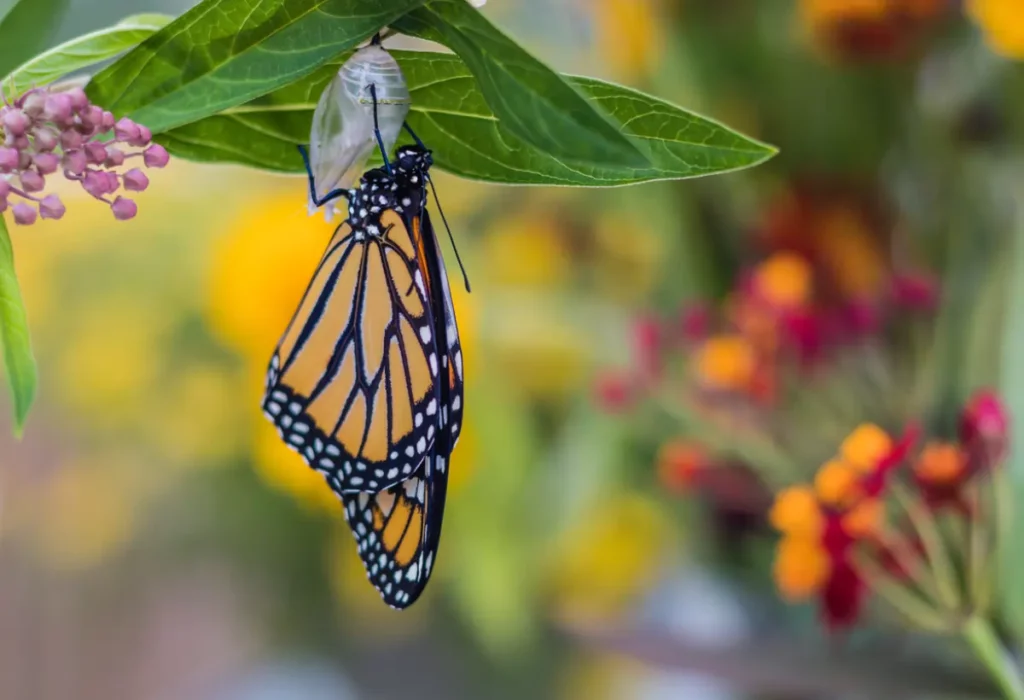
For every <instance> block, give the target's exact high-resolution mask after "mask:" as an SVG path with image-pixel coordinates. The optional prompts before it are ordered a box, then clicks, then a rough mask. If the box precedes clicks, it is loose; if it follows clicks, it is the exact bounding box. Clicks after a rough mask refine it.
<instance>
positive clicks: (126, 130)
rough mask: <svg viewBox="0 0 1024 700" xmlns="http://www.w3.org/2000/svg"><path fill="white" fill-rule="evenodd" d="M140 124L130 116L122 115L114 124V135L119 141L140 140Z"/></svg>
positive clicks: (130, 141)
mask: <svg viewBox="0 0 1024 700" xmlns="http://www.w3.org/2000/svg"><path fill="white" fill-rule="evenodd" d="M139 135H140V131H139V125H138V124H136V123H135V122H133V121H132V120H131V119H129V118H128V117H121V118H120V119H119V120H118V121H117V123H116V124H114V136H115V137H116V138H117V140H118V141H127V142H128V143H132V142H133V141H138V140H139Z"/></svg>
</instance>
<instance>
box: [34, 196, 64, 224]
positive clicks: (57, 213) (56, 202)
mask: <svg viewBox="0 0 1024 700" xmlns="http://www.w3.org/2000/svg"><path fill="white" fill-rule="evenodd" d="M64 211H65V209H64V202H62V201H60V197H58V196H57V195H55V194H50V195H47V196H45V197H43V201H42V202H40V203H39V215H40V216H41V217H43V218H44V219H59V218H61V217H62V216H64Z"/></svg>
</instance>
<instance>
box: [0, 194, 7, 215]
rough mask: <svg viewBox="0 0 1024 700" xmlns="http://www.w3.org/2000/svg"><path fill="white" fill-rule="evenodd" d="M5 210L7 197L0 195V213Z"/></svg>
mask: <svg viewBox="0 0 1024 700" xmlns="http://www.w3.org/2000/svg"><path fill="white" fill-rule="evenodd" d="M5 211H7V197H0V214H3V213H4V212H5Z"/></svg>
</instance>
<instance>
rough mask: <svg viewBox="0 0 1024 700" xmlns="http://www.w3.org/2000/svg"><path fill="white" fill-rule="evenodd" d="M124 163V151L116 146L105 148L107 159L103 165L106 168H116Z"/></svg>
mask: <svg viewBox="0 0 1024 700" xmlns="http://www.w3.org/2000/svg"><path fill="white" fill-rule="evenodd" d="M122 163H124V151H122V150H121V149H120V148H118V147H117V146H107V159H106V160H105V161H103V164H104V165H105V166H107V167H108V168H116V167H117V166H119V165H121V164H122Z"/></svg>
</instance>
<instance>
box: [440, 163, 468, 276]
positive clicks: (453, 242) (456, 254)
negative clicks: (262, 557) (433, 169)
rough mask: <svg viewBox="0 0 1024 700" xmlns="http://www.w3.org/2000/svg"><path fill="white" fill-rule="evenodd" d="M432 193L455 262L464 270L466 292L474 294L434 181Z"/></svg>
mask: <svg viewBox="0 0 1024 700" xmlns="http://www.w3.org/2000/svg"><path fill="white" fill-rule="evenodd" d="M430 191H431V193H433V195H434V204H436V205H437V211H438V213H439V214H440V215H441V222H442V223H444V228H445V230H446V231H447V232H448V240H449V241H451V242H452V250H454V251H455V260H456V262H458V263H459V269H460V270H462V281H463V282H464V283H465V284H466V291H467V292H472V291H473V290H472V288H470V286H469V275H467V274H466V266H465V265H463V264H462V257H461V256H460V255H459V248H458V246H456V245H455V236H453V235H452V228H451V226H449V225H448V219H447V218H446V217H445V215H444V209H442V208H441V199H440V198H439V197H438V196H437V188H436V187H434V181H433V180H431V181H430Z"/></svg>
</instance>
